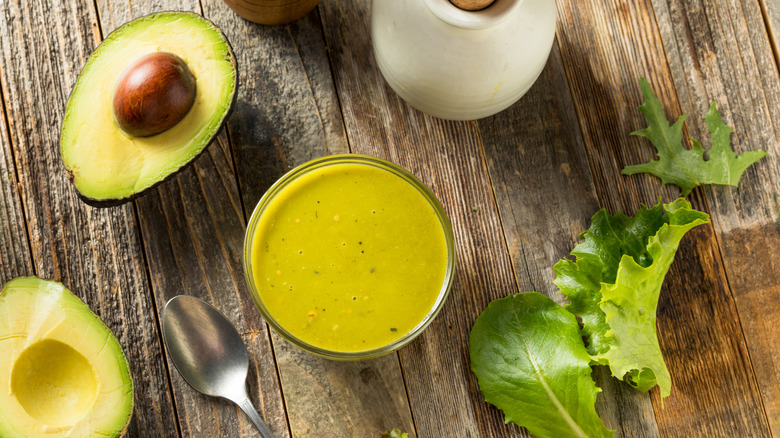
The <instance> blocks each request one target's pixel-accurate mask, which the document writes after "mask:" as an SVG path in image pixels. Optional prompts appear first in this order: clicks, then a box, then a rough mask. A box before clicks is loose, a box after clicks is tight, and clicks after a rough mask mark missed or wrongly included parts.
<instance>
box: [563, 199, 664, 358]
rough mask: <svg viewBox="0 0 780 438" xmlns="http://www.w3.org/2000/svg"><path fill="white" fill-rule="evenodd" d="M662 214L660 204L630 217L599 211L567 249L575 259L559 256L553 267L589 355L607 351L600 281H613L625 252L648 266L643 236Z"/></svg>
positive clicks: (652, 230)
mask: <svg viewBox="0 0 780 438" xmlns="http://www.w3.org/2000/svg"><path fill="white" fill-rule="evenodd" d="M663 216H664V211H663V209H662V208H661V205H660V203H659V204H658V205H656V206H655V207H653V208H651V209H640V210H639V211H638V212H637V213H636V215H635V216H633V217H629V216H626V215H625V214H623V213H617V214H615V215H614V216H610V215H609V214H608V213H607V211H606V210H601V211H599V212H598V213H596V214H595V215H594V216H593V219H591V226H590V229H588V230H587V231H585V232H584V233H582V234H581V235H580V238H583V239H585V241H584V242H583V243H581V244H579V245H577V246H576V247H575V248H574V250H573V251H572V252H571V254H572V255H573V256H575V257H576V258H577V261H576V262H572V261H570V260H567V259H561V260H560V261H558V263H556V264H555V266H553V270H554V271H555V275H556V277H555V280H553V283H555V285H556V286H558V288H560V290H561V293H563V294H565V295H566V297H567V298H568V300H569V303H570V304H569V305H568V306H566V308H567V310H569V311H570V312H572V313H574V314H575V315H577V316H579V317H580V318H581V319H582V323H583V330H582V333H583V335H584V336H586V337H587V338H588V351H589V352H590V354H592V355H595V354H598V353H603V352H605V351H607V350H608V349H609V346H610V341H611V340H610V339H609V338H607V337H606V333H607V332H608V331H609V325H608V324H607V322H606V320H605V319H606V315H605V314H604V312H603V311H602V310H601V307H600V306H599V303H600V302H601V293H600V290H601V283H614V282H615V279H616V277H617V270H618V265H619V263H620V259H621V258H622V257H623V255H625V254H628V255H630V256H631V257H633V258H634V261H636V263H638V264H639V265H640V266H645V267H646V266H649V265H650V263H651V262H652V259H651V258H650V256H649V254H648V253H647V248H646V245H647V239H648V237H649V236H652V235H653V234H655V233H656V232H657V231H658V229H659V228H660V227H661V225H663V223H664V220H663Z"/></svg>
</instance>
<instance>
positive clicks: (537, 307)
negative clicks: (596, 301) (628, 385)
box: [469, 292, 613, 438]
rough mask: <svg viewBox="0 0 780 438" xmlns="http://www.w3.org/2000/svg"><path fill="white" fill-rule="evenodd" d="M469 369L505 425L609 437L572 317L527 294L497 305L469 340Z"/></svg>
mask: <svg viewBox="0 0 780 438" xmlns="http://www.w3.org/2000/svg"><path fill="white" fill-rule="evenodd" d="M469 344H470V350H471V369H472V371H473V372H474V374H475V375H476V376H477V379H478V380H479V387H480V389H481V390H482V393H483V394H484V395H485V400H486V401H487V402H488V403H491V404H493V405H495V406H496V407H497V408H499V409H501V410H502V411H503V412H504V416H505V421H506V422H507V423H508V422H510V421H511V422H513V423H515V424H517V425H519V426H523V427H526V428H527V429H528V430H529V431H530V432H531V433H532V434H533V435H535V436H537V437H540V438H542V437H556V438H559V437H560V438H566V437H577V438H586V437H596V438H598V437H611V436H612V435H613V431H610V430H608V429H607V428H606V427H604V423H603V422H602V421H601V419H600V418H599V417H598V415H597V414H596V410H595V403H596V395H597V394H598V393H599V392H600V391H601V390H600V389H599V388H598V387H596V384H595V383H594V382H593V379H592V378H591V368H590V362H591V358H590V355H589V354H588V351H587V350H586V349H585V346H584V345H583V343H582V339H581V336H580V332H579V327H578V325H577V320H576V319H575V318H574V316H573V315H572V314H571V313H569V312H567V311H566V310H565V309H564V308H562V307H561V306H559V305H558V304H556V303H555V302H554V301H553V300H551V299H549V298H547V297H545V296H544V295H541V294H539V293H537V292H529V293H523V294H517V295H513V296H509V297H506V298H503V299H499V300H495V301H493V302H491V303H490V305H488V307H487V309H485V311H484V312H482V314H481V315H480V316H479V317H478V318H477V320H476V322H475V323H474V327H473V328H472V330H471V338H470V339H469Z"/></svg>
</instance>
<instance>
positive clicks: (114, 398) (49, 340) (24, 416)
mask: <svg viewBox="0 0 780 438" xmlns="http://www.w3.org/2000/svg"><path fill="white" fill-rule="evenodd" d="M0 352H2V354H0V388H2V390H0V437H3V438H17V437H24V438H35V437H58V436H69V437H95V436H100V437H117V436H120V435H122V434H123V433H124V432H125V430H126V428H127V425H128V424H129V422H130V418H131V416H132V412H133V381H132V378H131V376H130V369H129V366H128V362H127V359H126V357H125V355H124V352H123V351H122V347H120V345H119V342H118V341H117V339H116V337H114V335H113V334H112V333H111V330H109V328H108V327H106V325H105V324H103V322H102V321H101V320H100V318H98V317H97V315H95V314H94V313H92V311H91V310H90V309H89V307H87V305H86V304H84V303H83V302H82V301H81V300H80V299H79V298H78V297H76V296H75V295H73V294H72V293H71V292H70V291H69V290H68V289H66V288H65V287H64V286H63V285H62V284H60V283H56V282H53V281H47V280H41V279H40V278H37V277H20V278H16V279H14V280H11V281H10V282H8V283H6V285H5V286H4V287H3V289H2V291H0Z"/></svg>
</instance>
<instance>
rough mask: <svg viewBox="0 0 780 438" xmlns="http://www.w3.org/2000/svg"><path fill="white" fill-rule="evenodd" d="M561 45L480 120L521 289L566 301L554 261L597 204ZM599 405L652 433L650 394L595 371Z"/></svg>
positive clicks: (629, 430)
mask: <svg viewBox="0 0 780 438" xmlns="http://www.w3.org/2000/svg"><path fill="white" fill-rule="evenodd" d="M571 99H572V97H571V92H570V90H569V87H568V83H567V80H566V75H565V72H564V71H563V64H562V61H561V55H560V51H559V50H558V46H557V45H555V46H554V47H553V51H552V53H551V55H550V60H549V61H548V63H547V67H546V68H545V70H544V72H543V73H542V76H540V78H539V79H538V80H537V82H536V84H534V86H533V88H531V90H530V92H529V93H528V94H527V95H525V96H524V97H523V98H522V100H521V101H520V102H519V103H517V104H515V105H513V106H512V107H510V108H509V109H507V110H506V111H504V112H502V113H499V114H497V115H496V116H493V117H489V118H486V119H483V120H479V121H478V122H477V124H478V126H479V131H480V135H481V138H482V143H483V145H484V150H485V157H486V161H487V164H488V169H489V170H490V179H491V182H492V184H493V191H494V193H495V197H496V203H497V204H498V208H499V212H500V213H501V224H502V228H503V230H504V235H505V236H506V240H507V245H508V247H509V255H510V257H511V258H512V264H513V266H514V272H515V275H516V277H517V282H518V284H519V285H520V290H522V291H531V290H536V291H540V292H542V293H544V294H546V295H548V296H550V297H551V298H553V299H554V300H556V301H558V302H559V303H561V304H563V295H561V294H560V293H559V291H558V288H557V287H556V286H555V285H554V284H553V282H552V280H553V279H554V278H555V273H554V272H553V270H552V267H553V265H554V264H555V263H556V262H557V261H558V260H559V259H561V258H563V257H568V256H569V253H570V252H571V250H572V249H573V248H574V246H575V245H576V244H577V243H579V242H580V239H579V234H580V233H581V232H582V231H584V230H586V229H588V227H590V218H591V217H592V216H593V215H594V214H595V213H596V211H597V210H599V206H598V201H597V199H596V194H595V190H594V188H593V182H592V177H591V174H590V169H589V167H588V161H587V157H586V156H585V148H584V147H583V139H582V136H581V135H580V127H579V123H578V121H577V115H576V114H575V112H574V106H573V103H572V100H571ZM594 376H595V377H596V378H597V384H598V385H599V387H601V388H602V389H603V392H602V393H601V394H600V395H599V397H598V404H597V412H598V413H599V415H600V416H601V418H602V419H603V420H604V423H605V424H606V426H607V427H608V428H610V429H615V430H616V431H617V433H616V436H621V437H655V436H658V427H657V425H656V422H655V417H654V415H653V406H652V403H651V401H650V397H649V396H648V395H647V394H642V393H640V392H638V391H636V390H634V389H633V388H631V387H630V386H628V385H624V384H622V383H621V382H619V381H617V380H616V379H613V378H612V376H611V374H610V373H609V370H608V369H606V368H605V367H597V368H596V370H595V371H594Z"/></svg>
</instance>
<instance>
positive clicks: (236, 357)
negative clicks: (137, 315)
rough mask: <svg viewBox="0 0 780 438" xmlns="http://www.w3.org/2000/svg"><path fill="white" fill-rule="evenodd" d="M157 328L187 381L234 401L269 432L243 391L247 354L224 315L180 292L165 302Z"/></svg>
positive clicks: (266, 436) (262, 431)
mask: <svg viewBox="0 0 780 438" xmlns="http://www.w3.org/2000/svg"><path fill="white" fill-rule="evenodd" d="M162 332H163V341H164V342H165V346H166V347H167V348H168V355H169V356H170V357H171V362H173V365H174V366H175V367H176V369H177V370H179V373H181V375H182V377H183V378H184V380H185V381H186V382H187V383H188V384H189V385H190V386H192V387H193V388H194V389H195V390H197V391H199V392H201V393H203V394H206V395H210V396H213V397H221V398H224V399H227V400H230V401H232V402H233V403H235V404H237V405H238V406H239V407H240V408H241V409H242V410H243V411H244V413H246V414H247V416H248V417H249V418H250V420H252V423H253V424H254V425H255V427H257V430H258V431H260V434H261V435H262V436H263V438H273V434H272V433H271V431H270V430H269V429H268V426H266V424H265V423H264V422H263V420H262V418H261V417H260V414H258V413H257V410H256V409H255V407H254V406H253V405H252V402H251V401H250V400H249V396H248V395H247V393H246V376H247V371H248V370H249V355H248V353H247V351H246V346H245V345H244V342H243V341H242V340H241V336H240V335H239V334H238V332H237V331H236V329H235V327H233V325H232V324H231V323H230V321H228V320H227V318H225V316H223V315H222V314H221V313H220V312H219V311H218V310H217V309H215V308H214V307H212V306H211V305H209V304H208V303H206V302H204V301H202V300H199V299H198V298H195V297H191V296H187V295H179V296H176V297H173V298H171V299H170V300H169V301H168V302H167V303H166V304H165V308H164V309H163V315H162Z"/></svg>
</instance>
